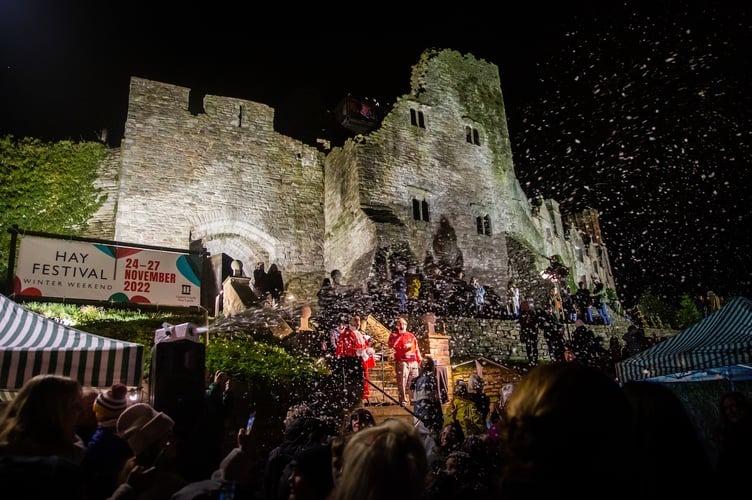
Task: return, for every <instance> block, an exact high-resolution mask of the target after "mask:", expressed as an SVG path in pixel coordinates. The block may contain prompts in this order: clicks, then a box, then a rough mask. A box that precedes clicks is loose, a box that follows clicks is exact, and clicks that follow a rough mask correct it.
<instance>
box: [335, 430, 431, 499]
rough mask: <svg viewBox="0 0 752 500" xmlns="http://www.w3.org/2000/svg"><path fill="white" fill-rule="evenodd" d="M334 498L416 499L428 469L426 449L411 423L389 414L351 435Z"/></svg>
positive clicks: (419, 495)
mask: <svg viewBox="0 0 752 500" xmlns="http://www.w3.org/2000/svg"><path fill="white" fill-rule="evenodd" d="M343 463H344V466H343V469H342V477H341V478H340V480H339V483H338V484H337V487H336V488H335V491H334V495H333V500H356V499H357V500H381V499H384V498H389V499H390V500H403V499H404V500H415V499H416V498H420V497H421V496H422V494H423V488H424V484H425V480H426V475H427V473H428V462H427V458H426V450H425V448H423V443H422V442H421V440H420V437H419V436H418V433H417V432H416V430H415V429H414V428H413V426H411V425H409V424H407V423H405V422H404V421H402V420H398V419H394V418H390V419H387V420H385V421H384V422H382V423H381V424H379V425H376V426H374V427H369V428H367V429H363V430H362V431H360V432H357V433H355V434H353V435H352V437H350V439H349V441H348V442H347V445H346V446H345V451H344V454H343Z"/></svg>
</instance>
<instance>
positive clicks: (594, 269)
mask: <svg viewBox="0 0 752 500" xmlns="http://www.w3.org/2000/svg"><path fill="white" fill-rule="evenodd" d="M593 272H594V273H595V274H598V262H596V261H593Z"/></svg>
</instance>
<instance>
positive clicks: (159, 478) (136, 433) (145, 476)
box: [109, 403, 188, 500]
mask: <svg viewBox="0 0 752 500" xmlns="http://www.w3.org/2000/svg"><path fill="white" fill-rule="evenodd" d="M174 426H175V422H174V421H173V420H172V419H171V418H170V417H169V416H167V415H166V414H165V413H163V412H158V411H156V410H155V409H154V408H152V407H151V406H150V405H148V404H146V403H136V404H134V405H131V406H129V407H127V408H126V409H125V411H123V413H121V414H120V417H118V420H117V424H116V426H115V429H116V431H117V433H118V435H119V436H120V437H121V438H123V439H125V440H126V441H127V442H128V446H130V448H131V451H133V456H132V457H131V458H129V459H128V460H126V462H125V464H124V465H123V468H122V470H121V471H120V474H119V482H120V485H119V486H118V487H117V489H116V490H115V492H114V493H113V494H112V495H111V496H110V497H109V498H110V499H112V500H116V499H125V498H127V499H132V498H138V499H147V498H154V499H164V498H170V497H171V496H172V494H173V493H175V492H176V491H178V490H179V489H181V488H183V487H184V486H185V485H186V484H188V482H187V481H186V480H185V478H183V477H182V476H181V475H180V474H179V473H178V471H177V464H176V461H175V434H174V432H173V427H174Z"/></svg>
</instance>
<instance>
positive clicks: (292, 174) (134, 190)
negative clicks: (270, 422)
mask: <svg viewBox="0 0 752 500" xmlns="http://www.w3.org/2000/svg"><path fill="white" fill-rule="evenodd" d="M411 87H412V88H411V92H410V93H409V94H406V95H403V96H400V97H399V98H398V99H397V101H396V104H395V105H394V106H393V108H392V109H391V111H390V112H389V114H388V115H387V116H386V117H385V118H384V119H383V121H382V122H381V125H380V127H379V128H377V129H376V130H374V131H373V132H371V133H369V134H367V135H359V136H356V137H354V138H352V139H350V140H348V141H347V142H345V144H344V145H343V146H342V147H336V148H333V149H331V150H330V151H325V152H324V151H319V150H318V149H316V148H314V147H311V146H308V145H306V144H303V143H302V142H300V141H297V140H295V139H293V138H290V137H287V136H284V135H281V134H279V133H277V132H275V131H274V128H273V123H274V110H273V109H272V108H270V107H268V106H265V105H263V104H259V103H255V102H251V101H246V100H242V99H236V98H231V97H220V96H213V95H206V96H203V99H202V100H201V99H196V97H195V96H193V97H191V95H190V92H191V91H190V90H189V89H187V88H183V87H179V86H175V85H170V84H166V83H160V82H155V81H150V80H145V79H142V78H136V77H134V78H132V80H131V87H130V97H129V106H128V117H127V121H126V124H125V138H124V140H123V143H122V146H121V148H120V150H118V151H116V152H113V154H112V158H111V160H110V161H109V162H108V163H107V164H106V165H103V167H102V174H101V179H100V186H101V187H103V189H105V190H106V191H108V192H109V194H110V197H109V199H108V202H107V204H106V205H105V206H104V207H103V208H102V209H101V210H100V212H99V213H98V214H97V215H96V217H95V218H94V220H93V221H92V222H95V223H94V224H93V225H92V227H93V230H92V232H91V236H94V237H99V238H106V239H115V240H118V241H122V242H131V243H140V244H148V245H158V246H167V247H175V248H189V247H192V248H196V247H202V248H205V249H206V250H207V251H208V252H209V254H210V255H212V256H219V255H226V256H230V257H231V258H232V259H238V260H240V261H242V262H244V263H245V266H246V267H245V270H246V273H248V274H249V273H250V272H251V270H252V266H253V263H254V262H256V261H264V262H266V263H267V267H268V265H269V264H271V263H277V265H278V266H279V267H280V269H281V270H282V271H283V275H284V278H285V283H286V286H287V292H288V293H289V294H292V295H294V296H295V297H296V300H299V301H303V302H309V303H311V305H312V306H314V307H315V305H316V300H315V294H316V291H318V288H319V286H320V284H321V281H322V279H323V278H324V277H325V276H327V275H328V273H329V272H330V271H331V270H333V269H339V270H341V271H342V272H343V275H344V280H345V282H346V284H348V285H351V286H362V287H364V288H365V285H366V283H367V282H368V281H369V280H374V279H384V280H387V279H388V278H389V277H390V276H391V274H392V273H393V272H394V271H395V270H396V269H398V268H399V267H400V266H417V267H418V268H420V267H422V266H423V265H424V264H425V263H426V260H427V259H431V260H433V261H435V262H437V263H439V264H443V265H445V266H447V267H448V268H457V267H461V268H463V269H464V271H465V275H466V277H468V278H469V277H471V276H475V277H478V278H479V280H480V281H481V282H482V283H484V284H486V285H488V286H492V287H493V288H494V289H495V290H497V291H498V292H499V293H501V294H503V293H504V292H505V289H506V284H507V281H508V279H509V278H510V277H515V278H518V279H519V278H521V277H523V276H526V277H527V278H526V279H532V278H531V276H532V277H535V276H536V275H537V271H539V270H541V269H543V268H545V267H546V265H547V264H548V262H547V257H548V256H550V255H554V254H558V255H561V256H562V257H563V259H564V261H565V262H566V264H567V265H568V266H569V267H570V269H572V271H573V274H574V275H575V277H576V279H581V278H583V277H584V278H586V279H589V278H590V276H591V275H592V274H593V273H594V272H595V270H596V269H597V274H598V275H599V276H600V277H601V279H603V280H605V281H606V282H607V283H608V284H609V286H613V276H612V274H611V269H610V265H609V263H608V254H607V251H606V247H605V245H604V244H603V242H602V240H601V238H600V234H599V233H598V234H595V235H594V234H589V233H588V232H592V231H597V230H598V228H597V225H594V224H590V225H585V224H581V225H579V226H567V225H565V221H562V218H561V214H560V213H559V211H558V203H556V201H555V200H545V202H544V204H543V206H542V207H537V206H534V207H531V204H530V202H529V200H528V199H527V197H526V196H525V194H524V192H523V191H522V189H521V187H520V185H519V182H518V181H517V179H516V177H515V173H514V165H513V161H512V151H511V146H510V142H509V134H508V131H507V125H506V115H505V109H504V101H503V97H502V93H501V83H500V79H499V73H498V68H497V67H496V66H495V65H493V64H490V63H487V62H485V61H482V60H478V59H475V58H474V57H473V56H472V55H462V54H460V53H458V52H456V51H452V50H441V51H435V50H430V51H426V52H425V53H424V54H423V56H422V57H421V60H420V61H419V62H418V63H417V64H416V65H415V66H414V67H413V73H412V78H411ZM197 101H200V104H201V105H202V106H203V112H196V110H195V109H193V107H192V106H194V105H195V103H196V102H197ZM189 108H190V109H189ZM192 111H193V112H192ZM473 134H474V135H473ZM468 137H470V138H471V140H470V141H468ZM416 202H417V203H418V204H419V206H420V204H423V205H422V206H424V207H426V208H427V209H428V211H429V213H430V217H429V220H428V221H426V220H415V218H414V216H413V215H414V212H413V204H414V203H416ZM592 217H595V222H597V213H595V212H591V213H590V215H589V216H588V217H587V218H583V219H581V220H586V221H592V220H593V218H592ZM478 220H486V221H487V223H488V228H487V229H488V231H487V232H485V233H483V234H480V232H479V230H478V225H477V221H478ZM575 222H578V221H577V220H575ZM583 238H584V239H583ZM586 242H587V244H586ZM594 245H597V249H598V251H597V252H595V251H592V248H593V246H594ZM522 254H524V255H522ZM523 263H524V265H523ZM527 263H532V264H533V267H534V269H528V267H530V266H529V265H528V264H527ZM224 277H225V276H216V277H215V279H214V282H215V283H216V284H219V283H221V281H222V279H223V278H224ZM530 283H531V286H532V282H530ZM205 286H206V285H205ZM206 305H207V307H209V308H211V306H212V304H210V303H207V304H206Z"/></svg>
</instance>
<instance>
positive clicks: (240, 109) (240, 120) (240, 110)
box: [238, 104, 243, 127]
mask: <svg viewBox="0 0 752 500" xmlns="http://www.w3.org/2000/svg"><path fill="white" fill-rule="evenodd" d="M242 126H243V105H242V104H241V105H240V106H238V127H242Z"/></svg>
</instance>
